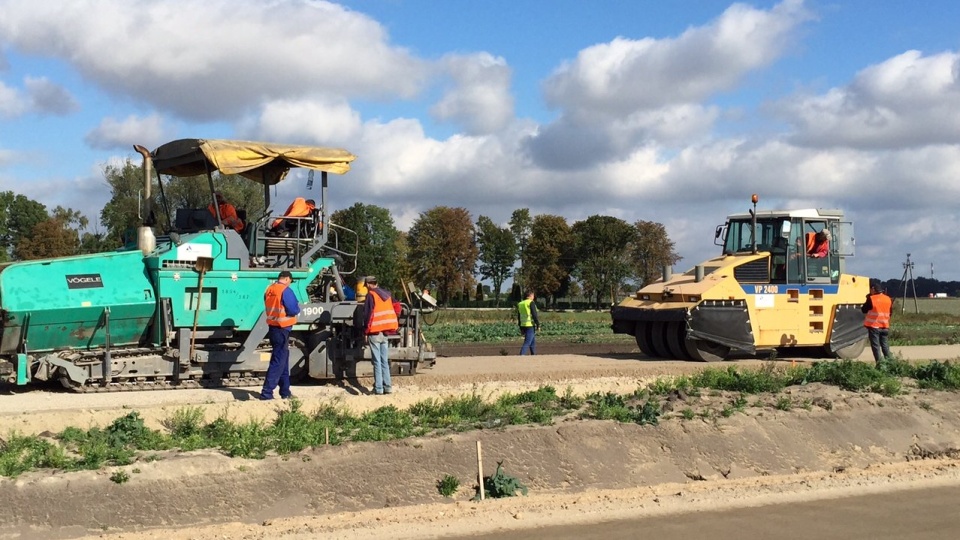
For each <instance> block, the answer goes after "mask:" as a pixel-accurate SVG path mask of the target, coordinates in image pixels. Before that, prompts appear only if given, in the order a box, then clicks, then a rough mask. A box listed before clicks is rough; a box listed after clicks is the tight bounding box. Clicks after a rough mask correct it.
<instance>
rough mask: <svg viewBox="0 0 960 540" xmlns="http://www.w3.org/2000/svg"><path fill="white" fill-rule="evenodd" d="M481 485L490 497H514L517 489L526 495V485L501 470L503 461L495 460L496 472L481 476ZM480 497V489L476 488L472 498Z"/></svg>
mask: <svg viewBox="0 0 960 540" xmlns="http://www.w3.org/2000/svg"><path fill="white" fill-rule="evenodd" d="M483 487H484V494H485V495H486V496H487V497H490V498H491V499H500V498H503V497H515V496H516V495H517V491H519V492H520V493H522V494H524V495H526V494H527V486H525V485H523V484H522V483H520V480H519V479H518V478H517V477H515V476H511V475H509V474H507V473H505V472H504V471H503V462H502V461H498V462H497V472H495V473H493V476H486V477H484V478H483ZM479 497H480V490H479V489H478V490H477V495H476V497H474V499H478V498H479Z"/></svg>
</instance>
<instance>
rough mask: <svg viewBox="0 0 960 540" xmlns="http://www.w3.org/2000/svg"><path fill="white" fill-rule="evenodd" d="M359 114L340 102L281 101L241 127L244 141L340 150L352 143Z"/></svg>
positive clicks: (263, 109)
mask: <svg viewBox="0 0 960 540" xmlns="http://www.w3.org/2000/svg"><path fill="white" fill-rule="evenodd" d="M360 129H361V120H360V114H359V113H358V112H357V111H355V110H353V109H352V108H351V107H350V104H349V103H347V102H346V101H344V100H342V99H332V98H326V99H324V98H321V99H284V100H277V101H270V102H268V103H265V104H264V105H263V108H262V109H261V110H260V113H259V115H258V116H257V117H256V118H254V119H251V120H249V121H247V122H245V123H244V125H243V126H242V127H241V128H240V132H241V136H242V137H243V138H247V139H255V140H271V141H274V140H276V141H287V142H290V143H302V144H320V145H327V146H340V145H342V144H344V143H343V141H349V140H353V139H356V138H357V137H358V135H359V132H360Z"/></svg>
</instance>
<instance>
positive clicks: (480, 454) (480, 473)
mask: <svg viewBox="0 0 960 540" xmlns="http://www.w3.org/2000/svg"><path fill="white" fill-rule="evenodd" d="M477 478H479V479H480V500H481V501H482V500H483V499H484V494H483V448H482V447H481V446H480V441H477Z"/></svg>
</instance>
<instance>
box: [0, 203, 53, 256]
mask: <svg viewBox="0 0 960 540" xmlns="http://www.w3.org/2000/svg"><path fill="white" fill-rule="evenodd" d="M48 219H50V216H48V215H47V207H46V206H44V205H42V204H40V203H38V202H37V201H35V200H33V199H30V198H28V197H26V196H24V195H20V194H17V193H14V192H12V191H4V192H2V193H0V262H3V261H9V260H11V259H19V258H21V257H20V256H19V254H18V253H17V246H19V245H20V243H21V242H22V241H23V240H24V239H25V238H29V237H30V236H32V235H33V234H34V228H36V226H37V225H39V224H40V223H42V222H44V221H46V220H48Z"/></svg>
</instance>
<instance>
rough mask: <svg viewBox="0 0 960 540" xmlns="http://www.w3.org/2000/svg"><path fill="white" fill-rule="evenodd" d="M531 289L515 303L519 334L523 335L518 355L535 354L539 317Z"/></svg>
mask: <svg viewBox="0 0 960 540" xmlns="http://www.w3.org/2000/svg"><path fill="white" fill-rule="evenodd" d="M535 296H536V295H535V294H534V293H533V291H528V292H527V299H526V300H523V301H521V302H520V303H519V304H517V324H519V325H520V335H522V336H523V345H522V346H521V347H520V355H521V356H523V355H526V354H537V338H536V334H537V330H539V329H540V317H539V316H538V315H537V303H536V302H534V298H535Z"/></svg>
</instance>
